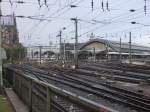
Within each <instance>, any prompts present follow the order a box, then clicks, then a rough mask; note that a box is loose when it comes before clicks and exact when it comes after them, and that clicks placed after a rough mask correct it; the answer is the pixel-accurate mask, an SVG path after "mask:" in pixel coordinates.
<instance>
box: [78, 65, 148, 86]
mask: <svg viewBox="0 0 150 112" xmlns="http://www.w3.org/2000/svg"><path fill="white" fill-rule="evenodd" d="M80 68H81V69H84V70H89V71H95V72H98V73H100V74H99V75H101V74H104V73H105V75H106V74H108V76H111V77H112V78H114V79H115V80H119V81H125V82H132V83H140V82H148V79H150V75H149V74H143V73H138V72H131V71H128V70H125V69H124V70H122V69H121V68H119V67H118V68H115V67H109V66H104V65H100V66H99V65H84V66H81V67H80Z"/></svg>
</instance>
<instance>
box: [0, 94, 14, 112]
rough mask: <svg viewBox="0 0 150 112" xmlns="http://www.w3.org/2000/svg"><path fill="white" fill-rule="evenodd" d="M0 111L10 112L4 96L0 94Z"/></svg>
mask: <svg viewBox="0 0 150 112" xmlns="http://www.w3.org/2000/svg"><path fill="white" fill-rule="evenodd" d="M0 112H12V111H11V107H10V105H9V103H8V100H7V98H6V97H4V96H1V95H0Z"/></svg>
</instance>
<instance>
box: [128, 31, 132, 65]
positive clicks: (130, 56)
mask: <svg viewBox="0 0 150 112" xmlns="http://www.w3.org/2000/svg"><path fill="white" fill-rule="evenodd" d="M131 58H132V55H131V32H129V63H130V64H131V63H132V61H131Z"/></svg>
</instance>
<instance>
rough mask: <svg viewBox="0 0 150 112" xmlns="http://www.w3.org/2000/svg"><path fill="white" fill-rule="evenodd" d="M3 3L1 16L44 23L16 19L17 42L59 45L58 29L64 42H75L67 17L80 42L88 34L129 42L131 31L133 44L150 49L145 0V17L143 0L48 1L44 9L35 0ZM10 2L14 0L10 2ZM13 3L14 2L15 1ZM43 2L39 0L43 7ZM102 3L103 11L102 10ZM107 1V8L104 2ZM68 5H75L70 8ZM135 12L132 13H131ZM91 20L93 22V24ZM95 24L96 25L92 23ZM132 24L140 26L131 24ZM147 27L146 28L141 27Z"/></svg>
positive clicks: (149, 1) (149, 14)
mask: <svg viewBox="0 0 150 112" xmlns="http://www.w3.org/2000/svg"><path fill="white" fill-rule="evenodd" d="M8 1H9V0H3V3H2V13H3V15H8V14H12V13H13V12H15V14H16V15H23V16H36V18H38V19H40V18H41V19H47V20H45V21H39V20H32V19H23V18H17V27H18V30H19V38H20V42H21V43H23V44H24V45H26V46H29V45H38V44H41V45H49V43H50V42H52V43H54V44H55V43H58V42H59V38H58V37H56V36H57V35H58V33H59V30H60V29H63V27H66V30H64V31H63V38H64V39H65V40H66V42H74V40H73V39H72V38H73V37H74V35H75V34H74V22H73V21H71V20H70V18H73V17H77V18H78V19H80V20H79V22H78V34H79V42H85V41H88V39H89V35H90V34H91V33H94V35H95V37H97V38H100V37H104V38H105V39H110V40H117V41H119V38H120V37H121V38H122V41H124V42H128V40H129V34H128V32H130V31H131V32H132V37H133V38H132V42H133V43H138V44H141V45H145V46H150V45H149V43H150V38H148V37H150V26H148V25H150V0H147V14H146V15H145V13H144V0H93V1H94V7H93V11H92V7H91V1H92V0H47V5H48V7H47V6H45V5H42V7H41V8H40V7H39V5H38V0H24V1H25V2H26V3H24V4H16V3H13V5H12V6H11V5H10V3H9V2H8ZM11 1H13V0H11ZM14 1H15V0H14ZM44 1H45V0H41V4H44ZM102 1H103V4H104V11H103V10H102V6H101V4H102ZM107 1H108V6H109V7H108V8H109V10H110V11H108V10H107V8H106V3H107ZM70 5H77V6H78V7H76V8H70ZM130 9H134V10H135V12H130V11H129V10H130ZM92 20H94V21H92ZM95 21H96V22H95ZM131 21H136V22H138V23H140V24H137V25H133V24H131ZM144 25H146V26H144Z"/></svg>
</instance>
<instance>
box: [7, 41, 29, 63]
mask: <svg viewBox="0 0 150 112" xmlns="http://www.w3.org/2000/svg"><path fill="white" fill-rule="evenodd" d="M5 50H6V56H7V62H12V63H13V62H16V61H21V60H23V59H24V58H25V57H26V52H27V50H26V48H25V47H23V46H22V44H20V43H18V44H16V45H13V46H12V47H6V48H5Z"/></svg>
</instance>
